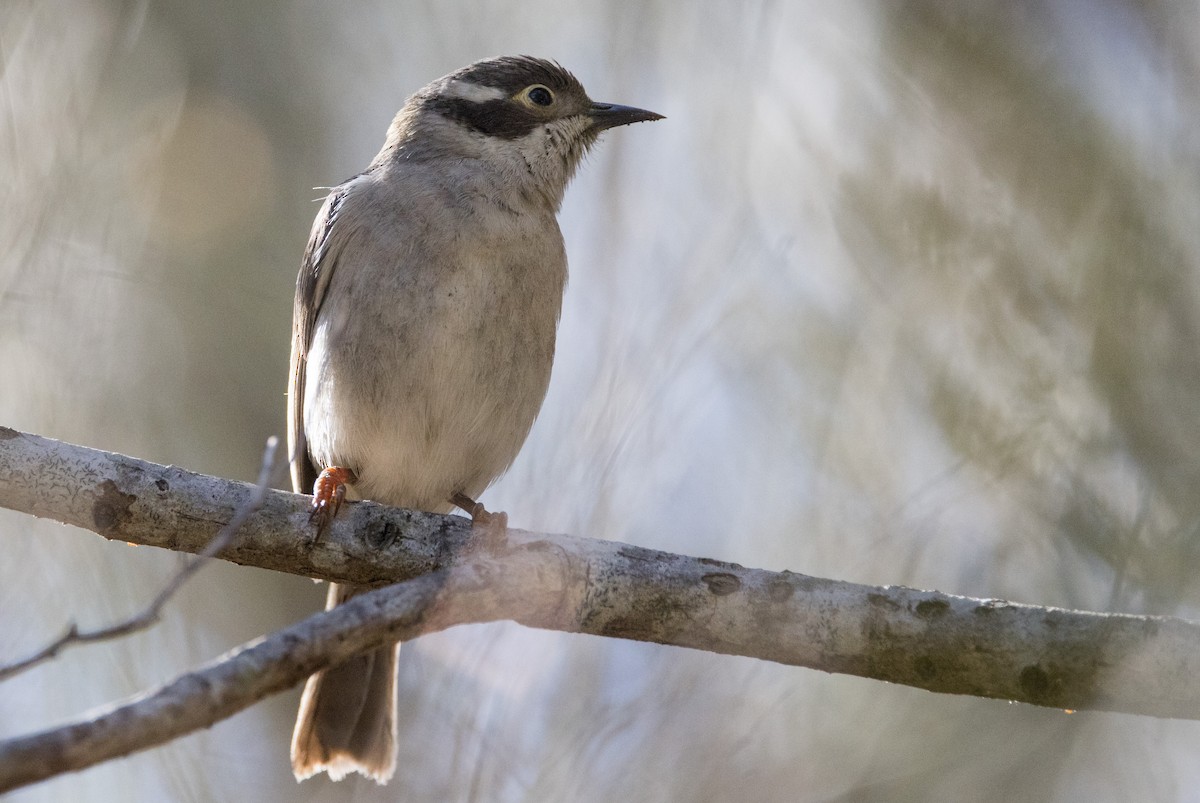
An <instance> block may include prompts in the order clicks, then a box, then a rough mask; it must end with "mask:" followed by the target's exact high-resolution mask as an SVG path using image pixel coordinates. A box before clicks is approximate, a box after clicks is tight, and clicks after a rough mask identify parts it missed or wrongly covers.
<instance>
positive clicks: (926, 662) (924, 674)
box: [913, 655, 937, 682]
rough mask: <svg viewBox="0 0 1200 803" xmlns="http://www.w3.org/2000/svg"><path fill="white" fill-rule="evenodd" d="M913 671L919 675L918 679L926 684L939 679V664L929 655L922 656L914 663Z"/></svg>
mask: <svg viewBox="0 0 1200 803" xmlns="http://www.w3.org/2000/svg"><path fill="white" fill-rule="evenodd" d="M913 670H914V671H915V672H916V673H917V677H919V678H920V679H921V680H924V681H926V682H928V681H931V680H933V679H934V678H935V677H937V664H935V663H934V662H933V659H932V658H930V657H929V656H928V655H921V656H918V658H917V659H916V660H915V661H913Z"/></svg>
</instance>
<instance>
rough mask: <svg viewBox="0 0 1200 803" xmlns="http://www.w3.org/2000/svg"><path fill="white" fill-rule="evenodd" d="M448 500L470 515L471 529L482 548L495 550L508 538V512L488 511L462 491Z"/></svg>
mask: <svg viewBox="0 0 1200 803" xmlns="http://www.w3.org/2000/svg"><path fill="white" fill-rule="evenodd" d="M450 501H451V502H453V503H454V504H455V505H457V506H458V507H460V508H462V509H463V510H465V511H466V512H467V513H469V514H470V516H471V531H472V533H473V534H475V535H477V536H478V537H479V538H480V541H481V543H482V545H483V547H484V548H486V549H489V550H495V549H498V548H500V547H502V546H504V544H505V542H506V541H507V540H508V514H507V513H505V512H504V511H497V512H495V513H490V512H488V509H487V508H485V507H484V506H483V503H482V502H476V501H475V500H474V499H472V498H471V497H469V496H467V495H466V494H464V493H456V494H454V496H452V497H450Z"/></svg>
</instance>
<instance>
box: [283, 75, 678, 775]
mask: <svg viewBox="0 0 1200 803" xmlns="http://www.w3.org/2000/svg"><path fill="white" fill-rule="evenodd" d="M658 119H661V115H658V114H655V113H654V112H649V111H645V110H643V109H635V108H631V107H628V106H617V105H614V104H611V103H596V102H594V101H592V100H591V99H589V98H588V96H587V93H586V92H585V91H584V89H583V87H582V86H581V85H580V83H579V81H577V80H576V79H575V77H574V76H572V75H571V74H570V73H569V72H567V71H566V70H564V69H563V68H562V67H560V66H558V65H557V64H555V63H553V62H549V61H544V60H542V59H535V58H530V57H526V56H521V57H504V58H496V59H490V60H486V61H479V62H476V63H474V64H471V65H469V66H467V67H464V68H462V69H460V70H458V71H457V72H453V73H451V74H450V75H447V76H445V77H444V78H439V79H438V80H436V81H434V82H433V83H431V84H429V85H428V86H426V87H425V88H424V89H422V90H420V91H419V92H417V93H416V94H415V95H413V96H412V97H411V98H409V99H408V101H407V102H406V103H405V104H404V108H402V109H401V110H400V112H399V113H398V114H397V115H396V117H395V119H394V120H393V121H392V124H391V126H390V127H389V129H388V132H387V139H386V140H385V142H384V145H383V149H382V150H381V151H380V152H379V155H377V156H376V157H375V160H374V161H372V162H371V164H370V166H369V167H368V168H367V169H366V170H365V171H364V172H362V173H360V174H359V175H357V176H355V177H354V178H352V179H350V180H349V181H347V182H345V183H344V184H342V185H340V186H338V187H335V188H334V189H333V191H332V192H330V193H329V197H328V198H326V199H325V203H324V205H323V206H322V207H321V211H320V212H319V213H318V214H317V218H316V221H315V222H314V224H313V229H312V234H311V235H310V237H309V241H308V247H307V249H306V250H305V252H304V261H303V264H302V265H301V268H300V276H299V278H298V280H297V282H296V304H295V312H294V319H293V327H292V328H293V335H292V357H291V376H290V380H289V390H288V396H289V406H288V434H289V445H290V449H291V455H292V482H293V485H294V487H295V490H296V491H297V492H305V491H307V490H308V489H310V488H311V489H313V496H314V499H313V517H314V519H315V520H316V521H317V522H318V526H321V525H322V524H323V523H324V522H326V521H328V518H329V517H330V516H332V515H334V514H336V510H337V506H338V505H339V504H340V502H341V499H342V498H343V496H345V495H347V494H348V495H349V496H351V497H352V498H359V499H373V500H376V501H378V502H383V503H385V504H390V505H396V506H401V507H408V508H417V509H420V510H426V511H431V512H435V513H448V512H449V511H450V510H451V509H452V508H453V507H454V506H455V505H456V504H457V505H459V506H460V507H464V508H465V509H467V510H468V511H469V512H471V513H472V514H473V515H484V514H485V512H484V511H482V508H481V507H478V506H476V505H475V502H474V500H475V499H476V498H477V497H478V495H479V494H480V493H481V492H482V491H483V490H484V488H486V487H487V486H488V485H489V484H490V483H491V482H492V481H493V480H495V479H496V477H498V476H499V475H500V474H502V473H503V472H504V471H505V469H507V468H508V466H509V464H511V463H512V461H513V459H514V458H515V457H516V456H517V452H518V450H519V449H520V448H521V444H522V443H523V442H524V441H525V437H526V436H527V435H528V433H529V428H530V427H531V426H532V425H533V420H534V418H535V417H536V416H537V413H538V409H539V408H540V407H541V404H542V399H543V398H544V397H545V394H546V386H547V384H548V383H549V381H550V367H551V363H552V362H553V358H554V337H555V329H556V328H557V324H558V317H559V311H560V308H561V306H562V294H563V287H564V285H565V283H566V279H567V259H566V252H565V250H564V247H563V239H562V233H561V232H560V231H559V228H558V221H557V220H556V218H555V215H556V213H557V212H558V208H559V206H560V204H561V203H562V199H563V193H564V192H565V191H566V188H567V183H568V182H569V181H570V179H571V176H572V175H573V174H574V173H575V169H576V167H577V166H578V165H579V162H580V160H581V159H582V158H583V155H584V154H585V153H586V152H587V150H588V148H590V147H591V146H592V145H593V144H594V143H595V141H596V138H597V137H598V136H599V135H600V133H601V132H602V131H604V130H606V129H609V128H613V127H614V126H621V125H626V124H628V123H636V122H639V121H646V120H658ZM363 590H365V589H363V588H359V587H354V586H349V587H347V586H339V585H331V586H330V589H329V599H328V606H329V607H332V606H334V605H337V604H338V603H340V602H343V601H345V600H346V599H347V598H349V597H351V596H353V595H354V594H356V593H359V592H361V591H363ZM398 650H399V644H397V645H394V646H391V647H387V648H384V649H382V650H379V651H377V652H374V653H371V654H368V655H360V656H358V657H356V658H354V659H352V660H350V661H348V662H346V663H344V664H341V665H340V666H337V667H333V668H330V669H326V670H324V671H322V672H319V673H317V674H315V675H313V676H312V677H311V678H309V680H308V683H307V685H306V686H305V689H304V695H303V698H302V700H301V703H300V713H299V716H298V718H297V721H296V730H295V733H294V735H293V737H292V769H293V771H294V772H295V775H296V778H297V779H303V778H306V777H308V776H310V775H313V774H315V773H318V772H321V771H327V772H328V773H329V776H330V777H331V778H333V779H334V780H338V779H340V778H342V777H344V776H345V775H346V774H347V773H350V772H360V773H362V774H364V775H367V776H370V777H372V778H374V779H375V780H376V781H378V782H380V783H385V782H386V781H387V780H388V779H389V778H391V776H392V773H393V771H394V770H395V763H396V759H395V742H396V733H395V721H396V712H395V709H396V656H397V653H398Z"/></svg>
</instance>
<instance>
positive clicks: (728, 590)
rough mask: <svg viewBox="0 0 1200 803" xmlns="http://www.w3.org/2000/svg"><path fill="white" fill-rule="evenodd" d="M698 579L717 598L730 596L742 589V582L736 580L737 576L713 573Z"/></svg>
mask: <svg viewBox="0 0 1200 803" xmlns="http://www.w3.org/2000/svg"><path fill="white" fill-rule="evenodd" d="M700 579H701V580H703V581H704V582H705V583H706V584H707V585H708V590H709V591H711V592H712V593H714V594H716V595H717V596H718V597H724V596H726V595H728V594H732V593H733V592H734V591H737V590H738V589H740V588H741V587H742V581H741V580H739V579H738V578H737V575H735V574H727V573H725V572H713V573H712V574H706V575H704V576H703V577H701V578H700Z"/></svg>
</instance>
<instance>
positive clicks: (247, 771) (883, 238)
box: [0, 0, 1200, 801]
mask: <svg viewBox="0 0 1200 803" xmlns="http://www.w3.org/2000/svg"><path fill="white" fill-rule="evenodd" d="M499 53H532V54H535V55H542V56H547V57H551V58H556V59H558V60H560V61H561V62H562V63H564V64H565V65H566V66H567V67H569V68H570V69H572V70H573V71H575V72H576V73H577V74H578V75H579V77H580V78H581V79H582V80H583V81H584V83H585V85H586V86H587V87H588V88H589V89H590V90H591V93H592V95H593V96H594V97H596V98H598V99H603V100H610V101H616V102H624V103H631V104H636V105H640V106H645V107H648V108H652V109H655V110H657V111H660V112H662V113H664V114H666V115H667V117H668V119H667V120H666V121H663V122H660V123H655V124H653V125H645V126H634V127H632V128H629V129H622V130H619V131H615V132H612V133H610V134H609V135H607V136H606V138H605V141H604V142H603V143H601V146H600V147H599V148H598V149H597V151H596V153H595V154H594V155H593V156H592V157H591V158H590V159H589V161H588V164H587V165H585V167H584V169H583V170H582V171H581V174H580V176H579V177H578V179H577V180H576V182H575V185H574V186H573V187H572V189H571V190H570V191H569V193H568V198H567V201H566V204H565V206H564V209H563V213H562V221H563V228H564V232H565V234H566V239H567V243H568V252H569V254H570V258H571V265H572V279H571V286H570V288H569V290H568V296H567V300H566V305H565V308H564V313H563V321H562V328H561V332H560V338H559V356H558V360H557V363H556V367H555V376H554V380H553V383H552V387H551V390H550V394H549V397H548V399H547V402H546V406H545V409H544V411H543V414H542V416H541V418H540V419H539V422H538V424H537V425H536V426H535V428H534V431H533V433H532V435H531V438H530V441H529V443H528V444H527V447H526V449H525V451H524V452H523V453H522V456H521V457H520V458H519V459H518V461H517V463H516V465H515V466H514V467H513V469H512V471H511V472H510V473H509V474H508V475H507V476H506V477H505V478H504V479H503V480H501V481H500V482H499V483H498V484H497V485H496V486H495V487H494V488H493V489H492V490H491V491H489V493H488V495H487V496H486V498H485V499H486V501H487V502H488V504H489V507H493V508H502V509H506V510H508V511H509V513H510V515H511V518H512V521H513V523H514V525H516V526H520V527H523V528H529V529H549V530H556V531H569V532H578V533H582V534H588V535H597V536H603V537H608V538H614V539H621V540H627V541H630V542H634V543H639V544H644V545H647V546H655V547H661V548H666V549H671V550H676V551H683V552H688V553H692V554H700V555H705V556H711V557H714V558H721V559H727V560H734V561H738V562H740V563H743V564H748V565H756V566H764V567H769V568H773V569H782V568H790V569H792V570H795V571H803V572H808V573H812V574H820V575H827V576H832V577H837V578H841V579H848V580H859V581H866V582H879V583H905V584H910V585H916V586H922V587H936V588H939V589H942V590H945V591H950V592H959V593H965V594H972V595H979V596H989V595H990V596H1000V597H1008V598H1012V599H1017V600H1022V601H1029V602H1037V603H1048V604H1060V605H1069V606H1073V607H1082V608H1090V609H1103V610H1123V611H1135V612H1156V613H1173V614H1178V615H1185V616H1187V615H1192V616H1196V615H1200V614H1198V613H1197V610H1196V603H1197V601H1198V600H1200V584H1198V582H1197V580H1196V578H1197V576H1198V574H1200V573H1198V572H1197V567H1200V494H1197V493H1196V492H1195V491H1194V489H1195V488H1197V487H1200V460H1197V459H1196V458H1195V457H1194V455H1196V454H1197V453H1198V452H1200V448H1198V443H1197V442H1198V441H1200V402H1198V401H1197V400H1198V399H1200V359H1198V358H1197V356H1196V355H1197V353H1198V349H1197V340H1198V337H1200V305H1198V302H1200V133H1197V132H1200V128H1198V127H1197V126H1196V120H1198V119H1200V61H1198V59H1200V57H1198V56H1197V54H1198V53H1200V12H1198V11H1197V10H1196V9H1195V8H1194V7H1191V6H1189V5H1187V4H1177V5H1172V4H1165V3H1164V4H1155V3H1135V2H1132V1H1130V2H1118V1H1117V0H1106V1H1102V2H1091V3H1084V2H1073V1H1070V0H1069V1H1068V2H1051V1H1050V0H1045V2H1033V0H1027V1H1025V2H1008V3H992V4H967V3H949V2H944V3H936V2H911V3H901V2H884V0H879V1H878V2H868V1H867V0H853V1H851V2H843V3H820V2H815V0H802V1H801V2H791V3H778V2H776V3H772V2H761V3H745V4H740V5H739V4H730V3H720V2H712V1H707V2H706V1H705V0H701V1H700V2H693V3H681V2H663V1H662V0H659V1H658V2H654V1H653V0H652V1H651V2H647V3H642V4H612V5H610V6H609V7H607V8H605V7H602V6H599V5H589V4H585V3H573V2H570V1H569V0H568V2H553V3H552V2H547V1H545V0H532V2H526V3H522V4H506V3H483V4H476V3H466V2H458V0H451V1H450V2H443V3H423V4H422V3H415V2H412V3H409V2H404V3H396V2H366V3H356V4H353V5H349V4H336V5H335V4H327V3H317V2H312V1H311V0H307V1H305V0H297V1H296V2H284V1H283V0H271V1H270V2H257V3H234V2H215V3H185V2H178V1H171V2H159V3H153V4H151V3H138V2H118V0H36V1H35V0H8V2H6V3H4V4H0V365H2V366H3V375H2V380H0V423H2V424H4V425H7V426H15V427H19V428H25V429H29V430H33V431H37V432H40V433H42V434H47V435H50V436H55V437H61V438H65V439H70V440H76V441H79V442H83V443H88V444H92V445H97V446H101V447H104V448H110V449H115V450H118V451H124V452H129V453H134V454H137V455H139V456H143V457H147V458H150V459H155V460H159V461H163V462H174V463H178V464H181V465H185V466H187V467H189V468H193V469H197V470H201V471H208V472H213V473H219V474H224V475H228V476H239V477H243V478H247V479H248V478H250V477H251V476H252V475H253V473H254V471H255V467H256V465H257V462H258V459H259V453H260V449H261V445H262V443H263V441H264V439H265V438H266V437H267V436H268V435H270V434H281V433H282V430H283V409H284V404H283V403H284V397H283V389H284V385H285V364H286V360H287V348H288V336H289V326H290V320H289V319H290V313H291V294H292V284H293V281H294V277H295V271H296V268H297V266H298V261H299V255H300V252H301V249H302V247H303V243H304V239H305V236H306V234H307V230H308V226H309V225H310V223H311V220H312V217H313V215H314V214H315V213H316V204H314V203H312V200H313V199H314V198H317V197H319V196H320V195H321V192H320V190H313V189H312V187H313V186H314V185H318V186H319V185H325V186H328V185H331V184H334V183H336V182H338V181H340V180H342V179H344V178H346V177H347V176H349V175H352V174H353V173H355V172H356V171H357V170H359V169H361V167H362V166H364V165H365V164H366V163H367V162H368V161H369V159H370V158H371V156H372V155H373V154H374V152H375V150H376V149H377V148H378V146H379V143H380V142H381V140H382V136H383V131H384V129H385V128H386V126H387V123H388V121H389V119H390V117H391V115H392V114H393V113H394V111H395V110H396V109H397V108H398V107H399V106H400V104H401V103H402V102H403V100H404V98H405V96H406V95H407V94H408V93H409V92H411V91H413V90H415V89H416V88H418V87H419V86H421V85H422V84H424V83H425V82H427V81H428V80H430V79H432V78H435V77H437V76H439V75H442V74H444V73H445V72H448V71H449V70H451V69H454V68H456V67H458V66H461V65H463V64H465V63H467V62H470V61H472V60H475V59H477V58H482V57H485V56H490V55H496V54H499ZM281 481H282V480H281ZM0 538H2V539H3V547H4V550H5V559H4V560H3V561H0V659H2V658H3V657H4V656H9V655H14V654H18V653H23V652H25V651H26V650H28V649H30V648H32V647H33V646H35V645H38V644H40V643H42V642H43V641H44V640H45V639H46V638H48V637H49V636H50V635H51V634H54V633H56V632H58V629H59V628H60V627H61V626H62V625H63V624H64V622H65V621H66V620H68V619H70V618H77V619H79V620H81V622H83V623H97V622H100V621H106V620H108V619H110V618H113V617H116V616H119V615H122V614H124V613H127V612H129V611H130V610H132V609H134V608H135V607H136V606H138V605H140V604H142V603H143V602H144V601H145V600H147V599H149V597H150V596H151V595H152V594H153V593H154V591H155V590H156V589H157V587H158V583H160V582H161V581H162V579H163V578H164V577H165V576H166V575H167V574H168V573H169V572H170V570H171V568H172V567H173V566H174V565H175V563H176V561H177V558H176V556H173V555H165V554H159V553H154V552H147V551H145V550H130V549H126V548H123V547H120V546H116V545H111V544H107V543H102V542H100V540H99V539H95V538H91V537H89V536H87V535H83V534H79V533H76V532H65V531H64V530H63V528H61V527H56V526H53V525H48V524H46V523H44V522H31V521H28V520H26V519H24V518H22V517H19V516H14V515H4V516H0ZM321 598H322V594H321V592H320V590H319V589H318V588H316V587H314V586H312V585H311V584H308V583H306V582H304V581H303V580H298V579H295V578H285V577H275V576H272V575H270V574H268V573H264V572H257V571H253V570H248V569H237V568H233V567H219V568H214V569H211V570H207V571H206V573H205V574H203V575H202V576H201V578H200V579H198V580H197V581H196V582H195V583H194V584H193V585H192V586H191V587H190V588H189V589H188V590H187V591H186V593H185V594H184V595H183V596H182V597H181V598H180V599H179V600H178V602H177V603H176V604H175V605H173V607H172V610H171V612H170V615H169V617H168V618H167V620H166V621H164V622H163V623H162V624H161V625H160V626H159V627H158V628H156V629H155V630H153V631H152V632H150V633H147V634H144V635H140V636H137V637H134V638H131V639H128V640H126V641H123V642H121V643H118V644H113V645H106V646H100V647H89V648H87V649H85V650H76V651H75V652H73V653H70V654H68V655H65V656H63V657H62V658H60V659H59V660H58V661H56V662H55V664H54V665H53V666H51V667H48V668H46V669H43V670H40V671H38V672H36V673H32V674H30V675H29V676H27V677H23V678H21V679H19V680H17V681H14V682H11V683H8V684H5V685H4V686H3V687H0V736H5V735H11V734H15V733H19V732H24V731H28V730H31V729H34V728H40V727H44V726H47V725H49V724H51V723H53V722H55V721H58V720H61V719H62V718H65V717H67V716H71V715H76V714H78V713H79V712H81V711H84V710H86V709H88V708H90V707H93V706H96V705H99V704H102V703H104V702H106V701H109V700H112V699H116V698H118V697H121V696H124V695H128V694H131V693H134V692H135V691H137V690H139V689H142V688H145V687H147V686H150V685H153V684H155V683H158V682H161V681H163V680H165V679H167V678H169V677H172V676H173V675H174V674H177V673H179V672H181V671H183V670H185V669H186V668H187V667H189V666H192V665H194V664H196V663H198V662H200V661H203V660H207V659H209V658H211V657H213V656H214V655H216V654H219V653H220V652H222V651H223V650H225V649H227V648H228V647H230V646H232V645H234V644H237V643H239V642H241V641H244V640H247V639H249V638H252V637H254V636H255V635H258V634H260V633H263V632H267V631H269V630H271V629H272V628H274V627H277V626H279V625H282V624H284V623H287V622H290V621H292V620H294V619H296V618H298V617H300V616H302V615H304V614H306V613H308V612H309V611H312V610H315V609H317V608H318V607H319V606H320V601H321ZM400 672H401V678H400V680H401V688H402V702H401V746H400V750H401V764H400V766H401V769H400V771H399V772H398V773H397V777H396V779H395V781H393V783H392V785H391V786H390V787H387V788H386V789H378V788H376V787H375V786H374V785H373V784H370V783H367V782H361V781H351V782H343V783H342V784H340V785H337V786H334V785H331V784H329V783H328V782H326V781H324V780H317V781H311V782H308V783H306V784H304V785H302V786H299V787H297V786H296V785H295V783H294V781H292V779H291V776H290V773H289V770H288V765H287V756H286V751H287V741H288V736H289V733H290V727H291V717H292V716H293V713H294V705H295V702H296V695H295V694H292V695H287V696H284V697H281V698H278V699H276V700H272V701H268V702H267V703H265V704H263V705H261V706H258V707H257V708H255V709H253V710H252V711H249V712H247V713H245V714H242V715H240V716H238V717H235V718H234V719H232V720H230V721H228V722H226V723H223V724H221V725H218V726H217V727H215V728H213V729H212V730H211V731H209V732H206V733H202V734H197V735H194V736H191V737H189V738H187V739H184V740H181V741H179V742H177V743H175V744H172V745H170V746H167V747H165V748H162V749H159V750H155V751H152V752H149V753H145V754H141V755H138V756H136V757H133V758H131V759H128V760H124V761H121V762H116V763H113V764H110V765H106V766H103V767H99V768H96V769H94V770H90V771H88V772H85V773H82V774H79V775H77V776H71V777H66V778H62V779H59V780H56V781H53V782H51V783H47V784H44V785H42V786H39V787H35V788H33V789H30V790H27V791H25V792H23V793H21V794H18V795H17V796H16V797H15V798H14V799H18V800H29V801H35V800H36V801H42V800H66V799H71V800H108V799H111V800H122V801H124V800H130V799H138V800H160V799H177V800H230V799H247V800H279V801H283V800H289V801H291V800H309V799H313V800H315V799H321V800H339V799H351V798H353V799H363V800H368V799H379V800H386V799H398V798H399V799H405V800H418V801H419V800H429V801H441V800H464V799H470V800H595V801H607V800H671V799H673V800H714V801H715V800H730V799H739V800H740V799H754V800H780V801H785V800H786V801H791V800H839V799H845V800H888V801H896V800H914V801H925V800H1014V799H1037V800H1088V801H1095V800H1135V799H1136V800H1169V799H1184V798H1187V797H1188V796H1189V795H1190V794H1194V793H1193V792H1192V791H1191V790H1194V789H1195V788H1197V785H1198V783H1200V777H1198V775H1200V773H1198V771H1197V769H1196V767H1197V764H1196V762H1195V760H1194V756H1195V755H1196V753H1197V749H1198V748H1200V726H1197V725H1195V724H1192V723H1177V722H1158V721H1152V720H1147V719H1142V718H1136V717H1124V716H1112V715H1082V714H1077V715H1074V716H1067V715H1065V714H1061V713H1059V712H1055V711H1043V710H1035V709H1032V708H1025V707H1015V706H1007V705H1004V704H1002V703H996V702H984V701H976V700H970V699H951V698H941V697H935V696H932V695H928V694H924V693H919V692H915V691H912V690H907V689H901V688H893V687H885V686H881V685H880V684H875V683H871V682H869V681H863V680H856V679H848V678H840V677H830V676H824V675H817V674H815V673H810V672H806V671H803V670H797V669H791V668H786V667H777V666H773V665H766V664H761V663H758V662H754V661H749V660H743V659H736V658H728V657H723V656H715V655H706V654H700V653H690V652H685V651H681V650H673V649H666V648H658V647H654V646H649V645H642V644H625V643H618V642H608V641H602V640H599V639H588V638H583V637H569V636H564V635H560V634H547V633H537V632H531V631H527V630H523V629H520V628H518V627H515V626H489V627H472V628H464V629H460V630H458V631H454V632H450V633H445V634H439V635H437V636H433V637H430V638H427V639H422V640H420V641H419V642H417V643H414V644H410V645H407V646H406V647H405V650H404V651H403V653H402V656H401V668H400Z"/></svg>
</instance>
